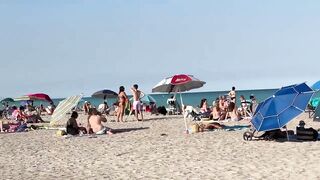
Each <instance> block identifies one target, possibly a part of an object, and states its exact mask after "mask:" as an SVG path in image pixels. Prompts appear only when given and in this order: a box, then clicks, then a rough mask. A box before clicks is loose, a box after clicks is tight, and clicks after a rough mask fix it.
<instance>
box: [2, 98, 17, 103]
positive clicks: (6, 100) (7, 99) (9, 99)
mask: <svg viewBox="0 0 320 180" xmlns="http://www.w3.org/2000/svg"><path fill="white" fill-rule="evenodd" d="M0 102H14V100H13V99H12V98H4V99H2V100H1V101H0Z"/></svg>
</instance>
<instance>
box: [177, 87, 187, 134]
mask: <svg viewBox="0 0 320 180" xmlns="http://www.w3.org/2000/svg"><path fill="white" fill-rule="evenodd" d="M179 93H180V101H181V107H182V115H183V119H184V126H185V128H186V133H187V134H189V131H188V125H187V119H186V116H185V115H184V108H185V107H184V104H183V100H182V94H181V92H180V90H179Z"/></svg>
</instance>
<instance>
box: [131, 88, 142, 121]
mask: <svg viewBox="0 0 320 180" xmlns="http://www.w3.org/2000/svg"><path fill="white" fill-rule="evenodd" d="M131 92H132V95H133V107H132V109H133V110H134V114H135V116H136V119H137V121H139V118H138V113H140V114H141V120H140V121H143V114H142V110H141V102H140V97H141V95H142V96H143V93H142V92H141V91H140V90H138V85H137V84H135V85H133V87H132V88H131Z"/></svg>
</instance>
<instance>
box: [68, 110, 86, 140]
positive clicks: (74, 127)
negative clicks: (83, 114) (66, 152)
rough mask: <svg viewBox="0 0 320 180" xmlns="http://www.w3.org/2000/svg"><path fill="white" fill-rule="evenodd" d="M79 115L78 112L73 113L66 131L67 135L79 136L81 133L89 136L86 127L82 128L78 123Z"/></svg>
mask: <svg viewBox="0 0 320 180" xmlns="http://www.w3.org/2000/svg"><path fill="white" fill-rule="evenodd" d="M78 116H79V115H78V113H77V112H76V111H73V112H72V114H71V117H70V119H69V120H68V121H67V125H66V129H67V134H71V135H78V134H80V132H82V133H83V134H87V130H86V128H85V127H81V126H79V125H78V123H77V118H78Z"/></svg>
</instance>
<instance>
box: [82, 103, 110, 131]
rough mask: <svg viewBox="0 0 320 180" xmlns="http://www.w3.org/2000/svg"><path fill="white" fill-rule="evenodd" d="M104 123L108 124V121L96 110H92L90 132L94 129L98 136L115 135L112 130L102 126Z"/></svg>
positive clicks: (90, 113) (89, 120) (89, 121)
mask: <svg viewBox="0 0 320 180" xmlns="http://www.w3.org/2000/svg"><path fill="white" fill-rule="evenodd" d="M102 122H107V119H106V118H105V117H103V116H101V115H100V114H99V113H98V111H97V109H96V108H91V109H90V111H89V116H88V127H87V128H88V132H90V129H92V131H93V132H94V133H95V134H97V135H101V134H113V133H112V130H111V129H110V128H108V127H106V126H103V125H102V124H101V123H102Z"/></svg>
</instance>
